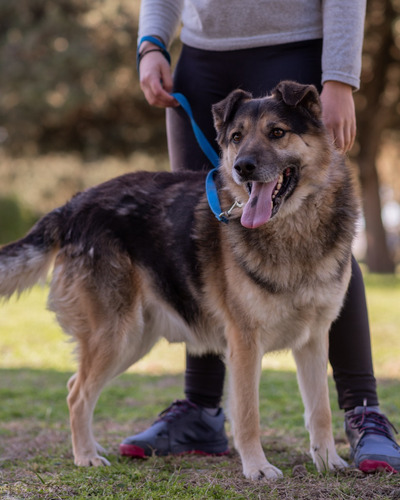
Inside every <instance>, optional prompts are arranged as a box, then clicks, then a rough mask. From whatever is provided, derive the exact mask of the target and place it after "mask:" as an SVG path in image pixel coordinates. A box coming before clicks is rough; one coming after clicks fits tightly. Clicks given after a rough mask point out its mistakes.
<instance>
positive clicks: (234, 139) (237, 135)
mask: <svg viewBox="0 0 400 500" xmlns="http://www.w3.org/2000/svg"><path fill="white" fill-rule="evenodd" d="M241 140H242V134H241V133H240V132H234V133H233V134H232V142H234V143H235V144H239V142H240V141H241Z"/></svg>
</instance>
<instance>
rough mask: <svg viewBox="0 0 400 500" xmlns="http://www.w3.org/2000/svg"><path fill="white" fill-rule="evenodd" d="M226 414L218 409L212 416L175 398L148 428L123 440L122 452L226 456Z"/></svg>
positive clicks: (140, 456) (189, 402) (227, 450)
mask: <svg viewBox="0 0 400 500" xmlns="http://www.w3.org/2000/svg"><path fill="white" fill-rule="evenodd" d="M224 423H225V415H224V412H223V410H222V408H220V409H219V410H218V412H217V414H216V415H215V416H213V415H210V414H209V413H208V412H207V410H205V409H204V408H202V407H200V406H197V405H195V404H194V403H192V402H191V401H189V400H187V399H185V400H177V401H174V402H173V403H172V405H171V406H169V407H168V408H167V409H166V410H164V411H163V412H162V413H160V415H159V417H158V419H157V420H156V421H155V422H154V423H153V425H151V426H150V427H149V428H148V429H146V430H145V431H144V432H141V433H140V434H135V435H133V436H129V437H128V438H126V439H124V441H123V442H122V443H121V444H120V445H119V451H120V453H121V455H124V456H129V457H134V458H145V457H148V456H151V455H152V454H153V453H154V454H155V455H159V456H163V455H179V454H182V453H199V454H202V455H226V454H228V453H229V448H228V439H227V437H226V434H225V428H224Z"/></svg>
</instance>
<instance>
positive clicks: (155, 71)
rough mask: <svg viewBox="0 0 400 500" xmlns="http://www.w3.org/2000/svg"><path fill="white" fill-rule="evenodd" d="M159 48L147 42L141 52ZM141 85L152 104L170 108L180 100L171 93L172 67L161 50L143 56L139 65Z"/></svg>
mask: <svg viewBox="0 0 400 500" xmlns="http://www.w3.org/2000/svg"><path fill="white" fill-rule="evenodd" d="M152 49H157V46H156V45H154V44H152V43H149V42H145V43H143V44H142V46H141V47H140V52H141V53H144V52H147V51H148V50H152ZM139 74H140V87H141V89H142V90H143V93H144V96H145V98H146V100H147V102H148V103H149V104H150V105H151V106H157V107H160V108H168V107H172V106H178V105H179V104H178V102H177V101H176V100H175V99H174V98H173V97H172V96H171V95H170V93H171V92H172V73H171V67H170V65H169V63H168V61H167V60H166V59H165V57H164V56H163V55H162V53H161V52H159V51H155V52H149V53H148V54H146V55H144V56H143V59H141V61H140V65H139Z"/></svg>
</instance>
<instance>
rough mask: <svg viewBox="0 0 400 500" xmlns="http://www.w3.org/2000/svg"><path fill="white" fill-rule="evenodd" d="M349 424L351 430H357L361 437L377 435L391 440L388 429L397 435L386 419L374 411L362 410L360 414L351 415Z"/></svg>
mask: <svg viewBox="0 0 400 500" xmlns="http://www.w3.org/2000/svg"><path fill="white" fill-rule="evenodd" d="M349 423H350V426H351V428H352V429H357V430H358V431H359V432H360V433H362V434H363V435H364V434H378V435H380V436H385V437H388V438H389V439H393V435H392V433H391V431H390V428H392V429H393V430H394V432H395V433H396V434H398V432H397V429H396V428H395V427H394V425H393V424H392V423H391V422H390V421H389V420H388V418H387V417H386V416H385V415H382V414H381V413H377V412H375V411H368V410H363V412H362V413H358V414H353V415H351V416H350V418H349Z"/></svg>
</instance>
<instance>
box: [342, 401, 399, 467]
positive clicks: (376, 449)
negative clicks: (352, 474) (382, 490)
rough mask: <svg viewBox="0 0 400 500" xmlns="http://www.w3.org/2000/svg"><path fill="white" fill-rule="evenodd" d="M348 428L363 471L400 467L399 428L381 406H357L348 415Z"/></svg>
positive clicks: (354, 451)
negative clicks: (381, 409) (397, 437)
mask: <svg viewBox="0 0 400 500" xmlns="http://www.w3.org/2000/svg"><path fill="white" fill-rule="evenodd" d="M345 430H346V434H347V438H348V440H349V442H350V446H351V457H352V458H353V459H354V463H355V465H356V467H358V468H359V469H360V470H361V471H363V472H366V473H369V472H377V471H387V472H392V473H394V474H396V473H397V472H398V471H399V470H400V447H399V446H398V444H397V443H396V441H395V438H394V434H393V431H395V432H396V433H397V431H396V429H395V428H394V427H393V425H392V424H391V423H390V422H389V420H388V419H387V418H386V416H385V415H383V413H381V412H380V410H379V408H378V407H377V406H366V405H365V406H357V407H356V408H354V410H351V411H348V412H346V414H345Z"/></svg>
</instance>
